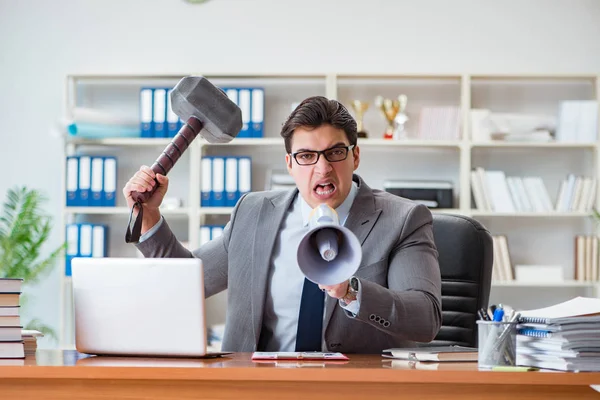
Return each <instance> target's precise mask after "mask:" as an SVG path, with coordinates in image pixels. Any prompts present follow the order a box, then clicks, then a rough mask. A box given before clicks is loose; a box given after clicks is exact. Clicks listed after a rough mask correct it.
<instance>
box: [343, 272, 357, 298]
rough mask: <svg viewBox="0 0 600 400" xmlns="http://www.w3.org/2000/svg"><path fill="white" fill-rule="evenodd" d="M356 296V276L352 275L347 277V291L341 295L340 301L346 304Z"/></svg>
mask: <svg viewBox="0 0 600 400" xmlns="http://www.w3.org/2000/svg"><path fill="white" fill-rule="evenodd" d="M357 297H358V278H357V277H355V276H353V277H352V278H350V279H348V291H347V292H346V294H345V295H344V297H342V301H343V302H344V303H346V304H350V303H352V302H353V301H354V300H356V298H357Z"/></svg>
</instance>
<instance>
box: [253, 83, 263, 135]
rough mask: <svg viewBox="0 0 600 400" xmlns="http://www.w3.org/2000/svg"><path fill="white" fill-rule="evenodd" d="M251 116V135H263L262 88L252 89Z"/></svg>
mask: <svg viewBox="0 0 600 400" xmlns="http://www.w3.org/2000/svg"><path fill="white" fill-rule="evenodd" d="M251 114H252V118H251V121H252V123H251V128H250V132H251V136H252V137H253V138H261V137H263V136H264V131H263V130H264V119H265V91H264V89H263V88H254V89H252V112H251Z"/></svg>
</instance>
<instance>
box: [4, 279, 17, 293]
mask: <svg viewBox="0 0 600 400" xmlns="http://www.w3.org/2000/svg"><path fill="white" fill-rule="evenodd" d="M22 285H23V279H19V278H0V293H21V286H22Z"/></svg>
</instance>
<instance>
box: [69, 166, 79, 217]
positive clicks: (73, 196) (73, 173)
mask: <svg viewBox="0 0 600 400" xmlns="http://www.w3.org/2000/svg"><path fill="white" fill-rule="evenodd" d="M66 172H67V177H66V184H67V207H76V206H77V188H78V187H79V184H78V181H79V157H74V156H71V157H67V168H66Z"/></svg>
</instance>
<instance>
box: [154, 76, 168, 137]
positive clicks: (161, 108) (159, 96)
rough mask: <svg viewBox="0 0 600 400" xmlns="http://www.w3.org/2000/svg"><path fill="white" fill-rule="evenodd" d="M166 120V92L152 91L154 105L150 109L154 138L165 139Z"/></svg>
mask: <svg viewBox="0 0 600 400" xmlns="http://www.w3.org/2000/svg"><path fill="white" fill-rule="evenodd" d="M166 118H167V90H166V89H162V88H157V89H154V104H153V107H152V124H153V125H154V137H155V138H163V137H167V130H166V128H167V127H166V125H165V120H166Z"/></svg>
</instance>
